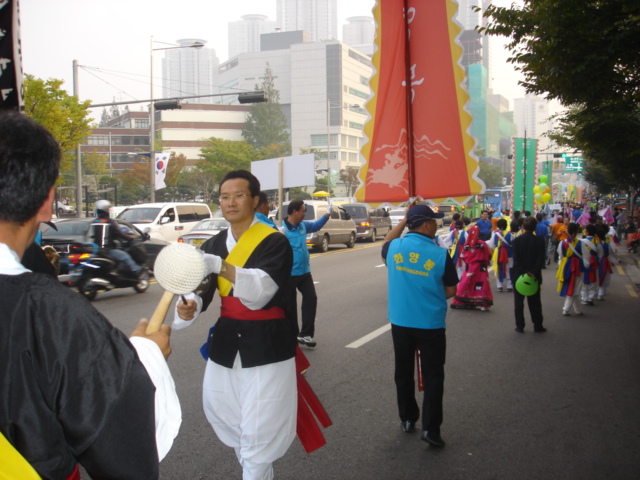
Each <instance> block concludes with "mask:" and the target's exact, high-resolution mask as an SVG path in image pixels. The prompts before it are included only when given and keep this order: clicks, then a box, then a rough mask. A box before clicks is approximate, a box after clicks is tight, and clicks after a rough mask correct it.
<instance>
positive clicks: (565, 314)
mask: <svg viewBox="0 0 640 480" xmlns="http://www.w3.org/2000/svg"><path fill="white" fill-rule="evenodd" d="M562 316H563V317H570V316H571V314H570V313H569V312H567V311H566V310H562Z"/></svg>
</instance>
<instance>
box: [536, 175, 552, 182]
mask: <svg viewBox="0 0 640 480" xmlns="http://www.w3.org/2000/svg"><path fill="white" fill-rule="evenodd" d="M538 180H539V181H540V183H549V177H547V176H546V175H540V177H538Z"/></svg>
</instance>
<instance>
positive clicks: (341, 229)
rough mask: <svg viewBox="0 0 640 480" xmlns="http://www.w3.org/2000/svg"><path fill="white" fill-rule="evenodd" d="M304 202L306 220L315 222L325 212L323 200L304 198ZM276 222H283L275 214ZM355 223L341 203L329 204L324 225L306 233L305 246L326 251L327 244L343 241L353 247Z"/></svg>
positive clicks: (286, 205)
mask: <svg viewBox="0 0 640 480" xmlns="http://www.w3.org/2000/svg"><path fill="white" fill-rule="evenodd" d="M304 204H305V206H306V208H307V212H306V214H305V217H304V221H306V222H315V221H317V220H319V219H320V218H321V217H322V216H323V215H326V214H327V205H328V204H327V202H326V201H323V200H305V201H304ZM288 206H289V202H284V204H283V205H282V210H283V212H284V214H285V215H284V218H286V217H287V207H288ZM278 213H279V212H278ZM276 218H277V219H278V223H280V224H284V222H283V221H282V220H281V218H282V217H281V216H280V215H279V214H278V215H277V216H276ZM356 232H357V229H356V223H355V222H354V221H353V220H352V218H351V216H350V215H349V213H348V212H347V211H346V210H345V209H344V208H342V205H332V206H331V218H329V220H328V221H327V223H325V225H324V226H323V227H322V228H321V229H320V230H318V231H317V232H314V233H307V246H309V247H312V248H313V249H314V250H317V251H320V252H326V251H327V250H329V245H330V244H333V243H344V244H345V245H346V246H347V247H348V248H353V247H354V245H355V244H356V234H357V233H356Z"/></svg>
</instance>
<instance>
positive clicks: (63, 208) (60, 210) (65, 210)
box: [53, 202, 76, 218]
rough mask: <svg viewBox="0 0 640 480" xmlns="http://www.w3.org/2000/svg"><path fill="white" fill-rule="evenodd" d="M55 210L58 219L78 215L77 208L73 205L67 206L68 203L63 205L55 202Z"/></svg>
mask: <svg viewBox="0 0 640 480" xmlns="http://www.w3.org/2000/svg"><path fill="white" fill-rule="evenodd" d="M53 210H54V211H55V212H56V215H57V216H58V218H62V217H63V216H70V215H75V214H76V207H74V206H73V205H67V204H66V203H62V202H57V203H56V202H54V203H53Z"/></svg>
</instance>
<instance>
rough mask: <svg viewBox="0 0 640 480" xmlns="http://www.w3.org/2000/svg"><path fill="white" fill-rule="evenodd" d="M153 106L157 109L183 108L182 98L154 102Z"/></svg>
mask: <svg viewBox="0 0 640 480" xmlns="http://www.w3.org/2000/svg"><path fill="white" fill-rule="evenodd" d="M153 108H155V109H156V110H178V109H180V108H182V105H180V100H160V101H159V102H155V103H154V104H153Z"/></svg>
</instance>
